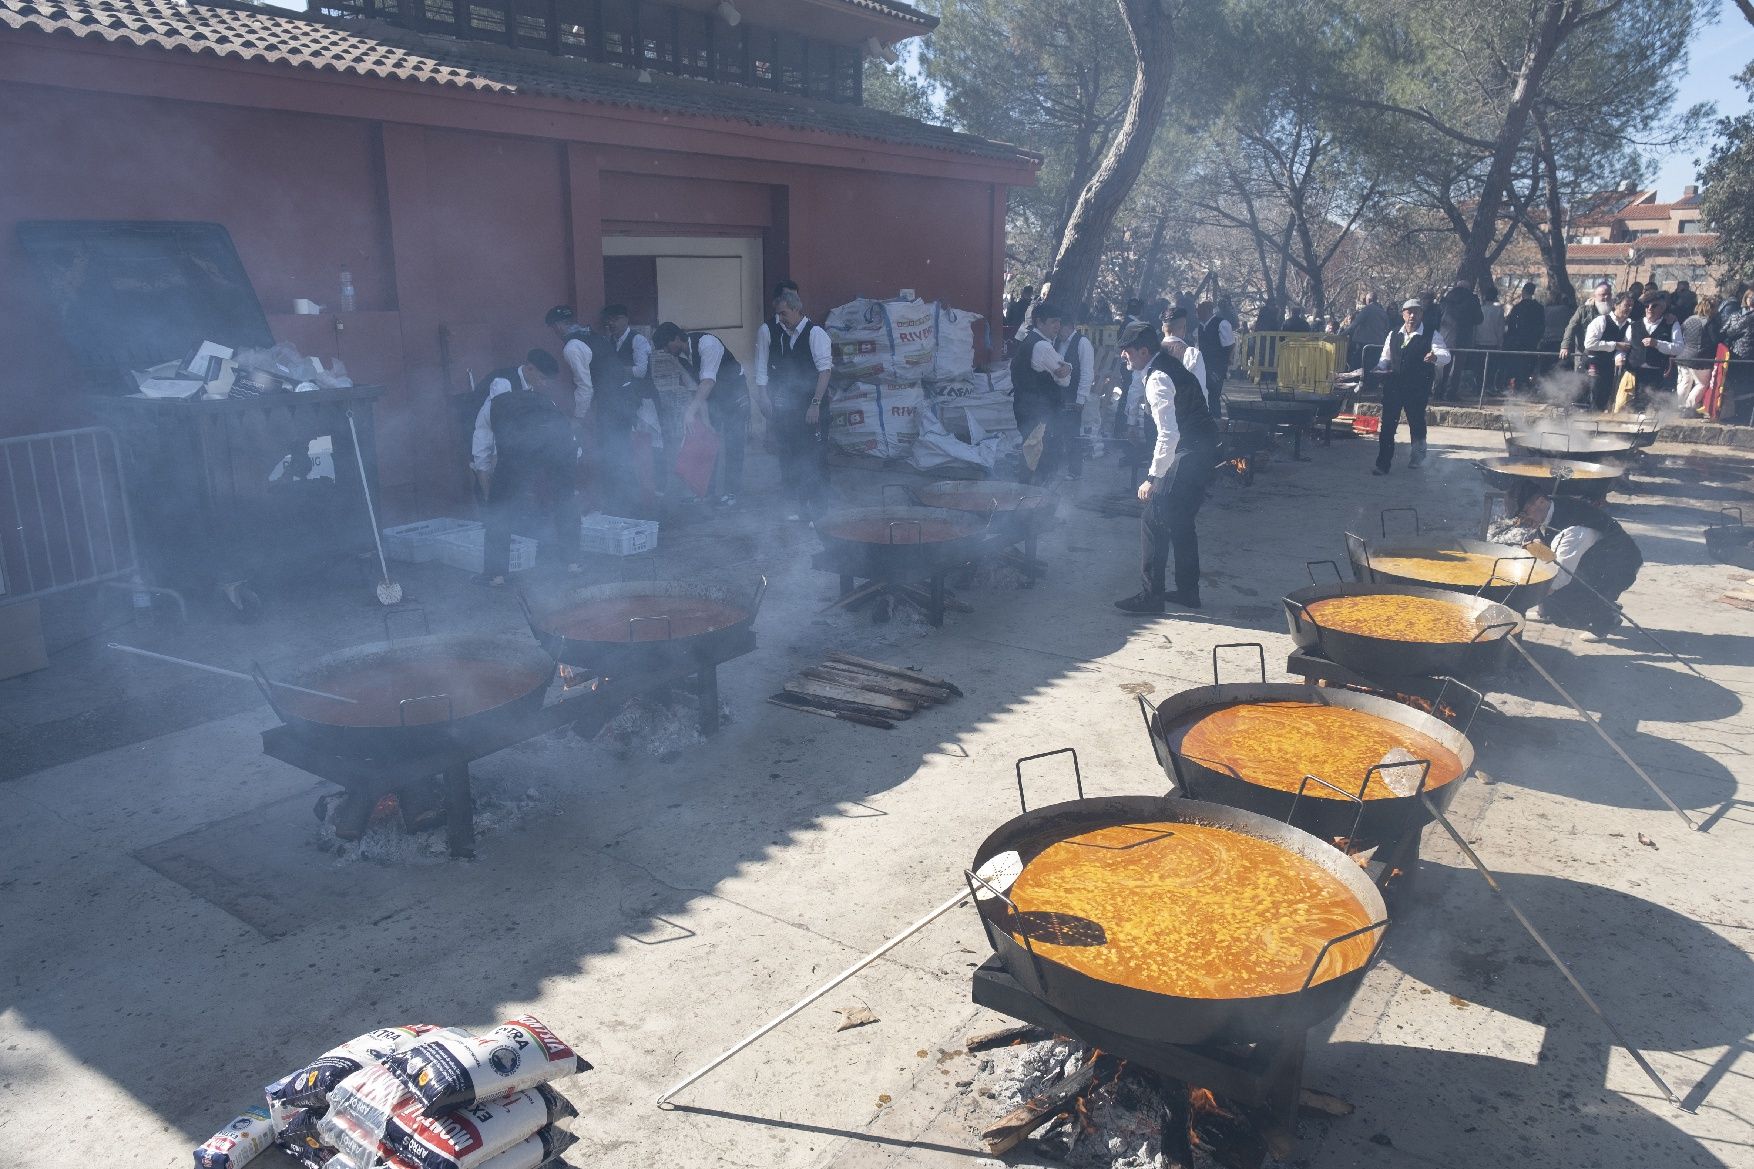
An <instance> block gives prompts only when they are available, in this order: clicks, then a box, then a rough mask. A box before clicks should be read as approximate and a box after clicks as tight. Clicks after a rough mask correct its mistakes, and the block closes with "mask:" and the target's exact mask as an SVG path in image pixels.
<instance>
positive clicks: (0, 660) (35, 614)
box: [0, 601, 49, 678]
mask: <svg viewBox="0 0 1754 1169" xmlns="http://www.w3.org/2000/svg"><path fill="white" fill-rule="evenodd" d="M48 665H49V651H48V649H47V647H46V646H44V645H43V611H42V606H41V605H39V604H38V603H37V602H35V601H19V602H18V603H16V604H12V605H4V604H0V678H16V677H18V675H20V674H29V673H33V672H35V671H37V670H44V669H47V668H48Z"/></svg>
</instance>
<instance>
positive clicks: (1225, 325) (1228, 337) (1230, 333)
mask: <svg viewBox="0 0 1754 1169" xmlns="http://www.w3.org/2000/svg"><path fill="white" fill-rule="evenodd" d="M1211 319H1212V318H1210V317H1207V318H1206V321H1205V322H1202V323H1201V325H1200V328H1202V329H1204V328H1205V327H1206V324H1207V323H1209V322H1210V321H1211ZM1218 344H1220V345H1222V346H1224V348H1226V349H1229V348H1230V347H1231V346H1232V345H1235V344H1236V330H1235V329H1233V328H1231V327H1230V322H1229V321H1227V320H1225V319H1224V318H1223V317H1219V318H1218Z"/></svg>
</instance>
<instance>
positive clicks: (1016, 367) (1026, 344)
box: [1011, 327, 1060, 404]
mask: <svg viewBox="0 0 1754 1169" xmlns="http://www.w3.org/2000/svg"><path fill="white" fill-rule="evenodd" d="M1041 341H1048V339H1047V338H1046V337H1043V336H1042V335H1041V333H1040V332H1039V331H1037V330H1036V329H1035V328H1034V327H1031V328H1030V330H1029V332H1027V333H1025V334H1023V339H1022V340H1020V341H1018V342H1017V352H1015V353H1013V354H1012V355H1011V396H1012V397H1013V398H1021V399H1024V400H1028V401H1033V402H1036V403H1038V404H1051V403H1054V402H1058V401H1059V400H1060V384H1059V383H1058V382H1056V381H1055V380H1054V375H1053V374H1051V373H1043V372H1042V371H1041V370H1039V369H1036V368H1035V366H1033V365H1031V364H1030V361H1031V358H1033V357H1034V355H1035V346H1036V344H1037V343H1038V342H1041ZM1048 345H1049V346H1050V347H1051V346H1052V345H1053V342H1052V341H1048Z"/></svg>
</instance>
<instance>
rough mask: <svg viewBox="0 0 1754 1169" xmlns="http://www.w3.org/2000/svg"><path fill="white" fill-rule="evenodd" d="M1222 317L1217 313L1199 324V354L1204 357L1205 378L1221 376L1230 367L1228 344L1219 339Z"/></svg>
mask: <svg viewBox="0 0 1754 1169" xmlns="http://www.w3.org/2000/svg"><path fill="white" fill-rule="evenodd" d="M1223 321H1224V318H1223V317H1221V316H1219V315H1218V314H1217V313H1213V314H1212V319H1211V320H1209V321H1207V322H1206V323H1205V324H1203V325H1201V326H1200V356H1201V357H1203V358H1205V359H1206V376H1207V378H1214V377H1223V376H1224V375H1225V373H1226V372H1227V371H1228V370H1229V369H1230V346H1228V345H1226V344H1224V343H1223V342H1222V341H1220V340H1219V333H1220V332H1221V326H1222V324H1223Z"/></svg>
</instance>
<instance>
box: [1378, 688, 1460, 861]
mask: <svg viewBox="0 0 1754 1169" xmlns="http://www.w3.org/2000/svg"><path fill="white" fill-rule="evenodd" d="M1439 693H1440V694H1441V693H1442V691H1441V690H1440V691H1439ZM1415 765H1417V766H1418V768H1419V786H1418V787H1416V788H1414V789H1413V791H1412V792H1411V793H1409V795H1408V796H1407V797H1406V798H1407V799H1408V800H1409V801H1411V800H1422V799H1424V797H1425V785H1426V784H1427V783H1429V782H1430V781H1431V760H1429V759H1403V760H1401V762H1399V763H1375V764H1372V765H1371V766H1370V767H1369V768H1367V769H1366V770H1365V772H1364V787H1361V788H1359V789H1358V791H1359V794H1360V795H1362V794H1363V793H1364V790H1365V788H1368V787H1369V786H1370V777H1371V776H1372V775H1376V776H1378V777H1379V778H1380V777H1381V776H1382V775H1383V773H1384V772H1386V771H1388V770H1389V769H1390V768H1393V767H1413V766H1415ZM1383 786H1384V787H1386V788H1388V789H1389V790H1390V791H1395V789H1394V788H1393V787H1392V786H1391V785H1390V784H1389V781H1388V780H1387V779H1383ZM1395 794H1396V795H1400V793H1399V792H1395ZM1418 814H1419V805H1418V804H1414V803H1411V802H1410V803H1408V804H1407V814H1406V815H1405V816H1402V817H1401V832H1402V833H1403V834H1405V833H1406V832H1408V831H1409V830H1411V829H1412V828H1414V827H1415V823H1414V821H1415V819H1416V817H1417V816H1418ZM1391 872H1392V870H1391V869H1386V868H1385V869H1384V870H1383V875H1382V878H1381V880H1382V882H1383V883H1386V882H1387V881H1388V879H1389V876H1390V875H1391Z"/></svg>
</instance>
